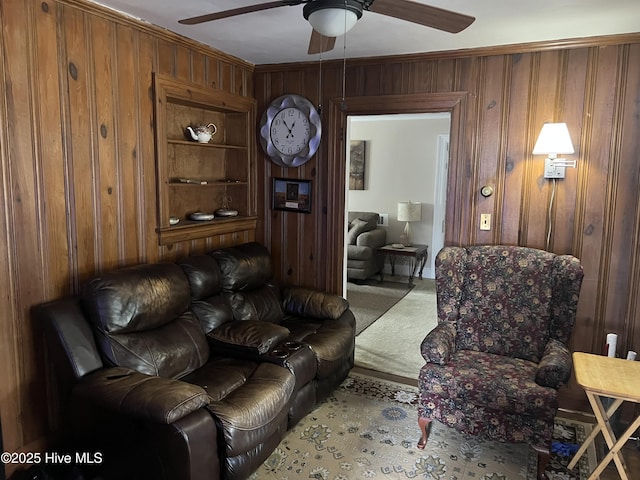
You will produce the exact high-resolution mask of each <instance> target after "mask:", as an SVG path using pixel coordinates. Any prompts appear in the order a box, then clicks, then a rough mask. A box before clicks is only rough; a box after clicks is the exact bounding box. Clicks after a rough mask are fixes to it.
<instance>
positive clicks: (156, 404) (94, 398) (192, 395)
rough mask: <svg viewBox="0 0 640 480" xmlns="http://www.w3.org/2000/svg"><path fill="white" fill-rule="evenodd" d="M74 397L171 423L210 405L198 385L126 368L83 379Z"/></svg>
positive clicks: (126, 412)
mask: <svg viewBox="0 0 640 480" xmlns="http://www.w3.org/2000/svg"><path fill="white" fill-rule="evenodd" d="M73 394H74V396H75V397H76V398H77V399H79V400H83V401H87V402H91V403H93V404H95V405H97V406H99V407H101V408H104V409H105V410H109V411H112V412H115V413H121V414H123V415H128V416H131V417H135V418H140V419H144V420H151V421H153V422H157V423H165V424H171V423H173V422H175V421H176V420H179V419H181V418H182V417H185V416H186V415H188V414H190V413H192V412H195V411H196V410H199V409H200V408H202V407H204V406H205V405H208V404H209V403H210V401H211V399H210V397H209V395H207V392H206V391H205V390H204V389H203V388H202V387H200V386H198V385H193V384H191V383H186V382H181V381H180V380H174V379H171V378H162V377H155V376H151V375H145V374H142V373H139V372H136V371H135V370H131V369H129V368H124V367H113V368H103V369H100V370H97V371H95V372H92V373H90V374H89V375H86V376H85V377H83V378H82V380H81V381H80V382H79V383H78V384H77V385H76V386H75V388H74V390H73Z"/></svg>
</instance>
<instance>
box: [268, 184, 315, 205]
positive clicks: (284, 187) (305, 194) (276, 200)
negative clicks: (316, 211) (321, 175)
mask: <svg viewBox="0 0 640 480" xmlns="http://www.w3.org/2000/svg"><path fill="white" fill-rule="evenodd" d="M273 209H274V210H286V211H289V212H302V213H310V212H311V180H294V179H290V178H274V179H273Z"/></svg>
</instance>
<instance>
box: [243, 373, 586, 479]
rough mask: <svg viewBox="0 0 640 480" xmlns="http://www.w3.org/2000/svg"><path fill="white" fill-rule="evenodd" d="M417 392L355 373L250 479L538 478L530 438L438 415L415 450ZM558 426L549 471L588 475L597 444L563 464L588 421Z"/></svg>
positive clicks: (561, 474)
mask: <svg viewBox="0 0 640 480" xmlns="http://www.w3.org/2000/svg"><path fill="white" fill-rule="evenodd" d="M417 398H418V395H417V389H416V388H415V387H411V386H407V385H402V384H396V383H392V382H387V381H382V380H379V379H374V378H371V377H367V376H364V375H359V374H351V375H350V376H349V378H348V379H347V380H345V382H343V384H342V385H341V386H340V387H339V388H338V389H337V390H336V391H335V392H334V394H333V395H331V396H330V397H329V398H328V399H327V400H326V401H324V402H323V403H321V404H320V405H319V406H318V407H317V408H316V409H315V410H313V411H312V412H311V413H309V414H308V415H307V416H306V417H305V418H303V419H302V420H301V421H300V422H299V423H298V425H296V426H295V427H294V428H293V429H292V430H291V431H289V432H288V433H287V436H286V437H285V439H284V440H283V441H282V442H281V443H280V445H279V446H278V447H277V448H276V450H275V451H274V452H273V454H272V455H271V456H270V457H269V459H268V460H267V461H266V462H265V463H264V464H263V465H262V466H261V467H260V468H259V469H258V471H257V472H255V473H254V474H253V475H252V476H251V477H250V479H251V480H264V479H270V480H274V479H277V480H294V479H302V478H313V479H322V480H354V479H360V478H362V479H370V478H374V479H387V480H390V479H406V478H416V479H428V480H463V479H474V480H507V479H509V480H511V479H527V480H528V479H535V478H536V473H535V470H536V453H535V452H534V451H533V449H530V448H529V447H528V446H527V445H508V444H504V443H500V442H493V441H488V440H483V439H481V438H475V437H470V438H469V437H465V436H464V435H461V434H459V433H457V432H456V431H455V430H452V429H449V428H447V427H445V426H443V425H442V424H439V423H437V422H435V423H434V425H433V428H432V430H431V435H430V438H429V442H428V444H427V447H426V448H425V449H424V450H418V449H417V448H416V442H417V440H418V438H419V433H418V427H417V413H416V412H417V407H416V404H417ZM555 430H556V431H555V434H554V436H555V437H557V438H556V439H555V442H556V443H554V449H553V450H554V452H553V454H552V462H551V464H550V466H549V468H548V469H547V474H548V476H549V479H550V480H585V479H587V478H588V474H589V472H590V471H591V469H592V468H593V467H595V462H594V459H595V451H591V452H588V455H585V456H584V457H583V459H582V460H581V462H580V464H579V465H578V466H577V467H576V468H575V469H574V471H568V470H567V469H566V465H567V464H568V463H569V460H570V458H571V455H572V453H571V452H572V451H575V449H576V448H577V447H574V445H575V444H580V443H581V442H582V440H583V439H584V438H585V437H586V436H587V435H588V434H589V432H590V425H588V424H583V423H580V422H573V421H568V420H565V419H560V418H558V419H557V421H556V429H555ZM565 453H566V454H567V456H566V457H563V456H562V455H561V454H565ZM590 462H591V463H590Z"/></svg>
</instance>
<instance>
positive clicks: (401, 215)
mask: <svg viewBox="0 0 640 480" xmlns="http://www.w3.org/2000/svg"><path fill="white" fill-rule="evenodd" d="M420 220H422V204H421V203H420V202H399V203H398V221H399V222H407V223H406V224H405V226H404V231H403V232H402V235H400V243H402V244H403V245H404V246H405V247H408V246H410V245H411V225H410V222H419V221H420Z"/></svg>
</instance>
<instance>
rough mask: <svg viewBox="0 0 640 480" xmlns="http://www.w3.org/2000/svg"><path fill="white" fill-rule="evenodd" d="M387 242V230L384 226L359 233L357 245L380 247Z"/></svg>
mask: <svg viewBox="0 0 640 480" xmlns="http://www.w3.org/2000/svg"><path fill="white" fill-rule="evenodd" d="M386 243H387V230H386V229H384V228H376V229H375V230H369V231H368V232H363V233H361V234H360V235H358V238H357V239H356V245H357V246H359V247H369V248H373V249H376V248H379V247H382V246H384V245H385V244H386Z"/></svg>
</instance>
